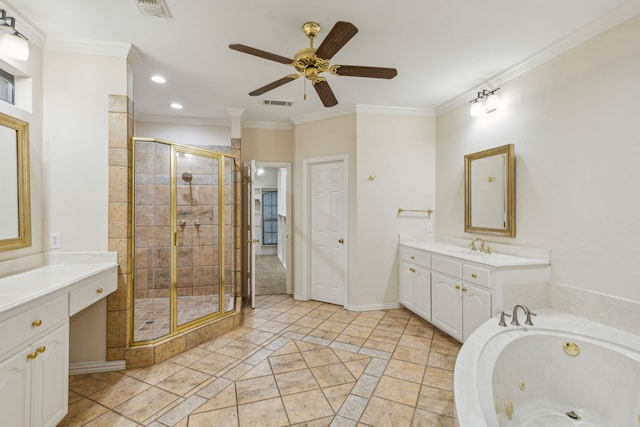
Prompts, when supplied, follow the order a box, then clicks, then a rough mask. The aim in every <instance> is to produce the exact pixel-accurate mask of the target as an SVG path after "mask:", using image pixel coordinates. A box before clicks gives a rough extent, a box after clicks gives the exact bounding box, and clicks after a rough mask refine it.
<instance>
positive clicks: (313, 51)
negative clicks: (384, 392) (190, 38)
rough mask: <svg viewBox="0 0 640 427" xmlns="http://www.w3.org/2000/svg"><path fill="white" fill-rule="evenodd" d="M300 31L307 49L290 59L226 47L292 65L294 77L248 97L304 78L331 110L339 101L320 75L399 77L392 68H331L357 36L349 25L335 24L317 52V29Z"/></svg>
mask: <svg viewBox="0 0 640 427" xmlns="http://www.w3.org/2000/svg"><path fill="white" fill-rule="evenodd" d="M302 30H303V31H304V34H305V35H306V36H307V38H308V39H309V48H307V49H302V50H299V51H298V52H296V54H295V56H294V57H293V59H290V58H287V57H284V56H280V55H276V54H273V53H269V52H265V51H264V50H260V49H255V48H253V47H249V46H245V45H243V44H230V45H229V48H231V49H233V50H237V51H238V52H243V53H248V54H249V55H254V56H258V57H260V58H264V59H268V60H270V61H275V62H280V63H281V64H286V65H291V66H293V67H294V68H295V69H296V71H297V72H298V73H297V74H290V75H288V76H286V77H283V78H281V79H279V80H276V81H275V82H272V83H269V84H268V85H265V86H262V87H261V88H259V89H256V90H254V91H253V92H249V95H251V96H258V95H262V94H263V93H266V92H268V91H270V90H272V89H275V88H277V87H280V86H282V85H284V84H286V83H289V82H292V81H294V80H296V79H297V78H299V77H301V76H304V77H305V78H306V79H307V80H309V81H310V82H311V83H312V84H313V87H314V88H315V90H316V92H317V93H318V96H319V97H320V100H321V101H322V104H323V105H324V106H325V107H333V106H334V105H337V104H338V100H337V99H336V97H335V95H334V94H333V91H332V90H331V87H330V86H329V83H328V82H327V79H326V78H324V77H322V76H321V74H322V73H330V74H333V75H336V76H350V77H370V78H376V79H392V78H394V77H395V76H396V75H397V74H398V72H397V71H396V69H395V68H382V67H363V66H358V65H330V60H331V58H333V56H334V55H335V54H336V53H338V51H339V50H340V49H342V47H343V46H344V45H345V44H347V42H348V41H349V40H351V38H352V37H353V36H355V35H356V33H357V32H358V29H357V28H356V27H355V26H354V25H353V24H351V23H349V22H344V21H338V22H337V23H336V24H335V25H334V26H333V28H332V29H331V31H329V34H327V37H325V39H324V40H323V41H322V43H321V44H320V46H319V47H318V48H314V47H313V39H315V38H316V36H317V35H318V33H319V32H320V25H318V24H317V23H315V22H307V23H306V24H304V25H303V27H302Z"/></svg>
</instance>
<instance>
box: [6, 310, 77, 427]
mask: <svg viewBox="0 0 640 427" xmlns="http://www.w3.org/2000/svg"><path fill="white" fill-rule="evenodd" d="M68 385H69V320H67V319H65V321H64V323H62V324H60V326H58V327H53V328H52V330H51V332H48V333H45V334H43V335H40V336H39V337H36V338H35V339H34V340H33V341H32V342H31V343H29V344H26V345H23V346H21V347H19V348H18V350H17V351H14V352H13V353H11V354H10V355H9V357H7V358H6V359H4V360H2V361H0V414H2V415H1V416H2V418H1V419H0V425H3V426H5V425H6V426H21V427H23V426H24V427H27V426H32V427H55V426H56V425H57V424H58V423H59V422H60V421H61V420H62V419H63V418H64V416H65V415H66V413H67V403H68V399H69V397H68Z"/></svg>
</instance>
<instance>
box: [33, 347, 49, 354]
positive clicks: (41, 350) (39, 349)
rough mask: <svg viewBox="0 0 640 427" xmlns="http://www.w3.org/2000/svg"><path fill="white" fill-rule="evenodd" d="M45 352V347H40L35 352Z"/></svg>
mask: <svg viewBox="0 0 640 427" xmlns="http://www.w3.org/2000/svg"><path fill="white" fill-rule="evenodd" d="M46 350H47V347H45V346H41V347H38V348H36V351H37V352H38V353H44V352H45V351H46Z"/></svg>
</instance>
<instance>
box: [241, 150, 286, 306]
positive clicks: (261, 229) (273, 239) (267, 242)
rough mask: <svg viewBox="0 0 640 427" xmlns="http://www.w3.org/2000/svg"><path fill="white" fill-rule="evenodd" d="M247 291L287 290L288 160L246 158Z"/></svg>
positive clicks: (279, 292) (255, 293) (275, 292)
mask: <svg viewBox="0 0 640 427" xmlns="http://www.w3.org/2000/svg"><path fill="white" fill-rule="evenodd" d="M249 163H250V164H247V169H248V174H247V177H248V178H249V180H248V181H249V188H248V190H249V191H248V196H249V200H248V202H249V208H250V209H249V210H248V224H247V225H248V230H249V239H248V242H249V245H248V246H249V247H248V259H249V260H250V262H249V263H248V266H249V275H248V278H249V284H248V286H247V288H248V294H249V295H251V297H252V306H254V305H255V296H261V295H285V294H291V293H292V289H291V271H290V265H289V262H288V261H289V259H288V258H289V257H288V254H289V253H290V250H291V243H290V240H289V235H290V232H291V230H290V229H291V203H290V202H289V200H290V198H291V172H290V171H291V164H290V163H280V162H254V161H252V162H249Z"/></svg>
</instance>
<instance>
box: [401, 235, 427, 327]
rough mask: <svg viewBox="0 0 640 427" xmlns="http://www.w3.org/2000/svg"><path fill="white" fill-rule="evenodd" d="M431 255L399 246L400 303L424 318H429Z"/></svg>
mask: <svg viewBox="0 0 640 427" xmlns="http://www.w3.org/2000/svg"><path fill="white" fill-rule="evenodd" d="M430 259H431V256H430V255H428V254H426V253H424V252H421V251H416V250H413V249H410V248H404V247H401V248H400V303H401V304H402V305H404V306H405V307H407V308H408V309H409V310H411V311H413V312H415V313H416V314H418V315H419V316H420V317H422V318H423V319H425V320H431V271H430V270H429V266H430Z"/></svg>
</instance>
